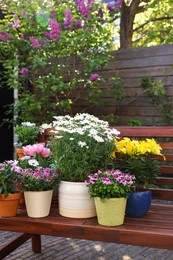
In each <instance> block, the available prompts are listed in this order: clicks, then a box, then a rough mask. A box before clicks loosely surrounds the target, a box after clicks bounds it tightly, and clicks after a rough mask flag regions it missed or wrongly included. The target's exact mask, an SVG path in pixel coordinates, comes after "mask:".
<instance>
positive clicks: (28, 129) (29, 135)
mask: <svg viewBox="0 0 173 260" xmlns="http://www.w3.org/2000/svg"><path fill="white" fill-rule="evenodd" d="M15 133H16V135H17V138H18V139H17V147H22V146H24V145H29V144H34V143H36V142H37V141H38V137H39V133H40V129H39V127H37V126H36V124H35V123H31V122H22V123H21V124H20V125H17V126H16V127H15Z"/></svg>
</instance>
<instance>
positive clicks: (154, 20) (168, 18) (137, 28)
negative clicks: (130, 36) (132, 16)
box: [133, 16, 173, 32]
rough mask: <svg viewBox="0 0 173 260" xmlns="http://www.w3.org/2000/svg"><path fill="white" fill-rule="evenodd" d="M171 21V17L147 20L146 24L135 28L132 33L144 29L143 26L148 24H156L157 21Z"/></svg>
mask: <svg viewBox="0 0 173 260" xmlns="http://www.w3.org/2000/svg"><path fill="white" fill-rule="evenodd" d="M170 19H173V16H162V17H158V18H153V19H151V20H148V21H147V22H145V23H143V24H141V25H140V26H138V27H136V28H135V29H134V30H133V32H136V31H138V30H140V29H142V28H144V26H145V25H147V24H149V23H150V22H157V21H163V20H170Z"/></svg>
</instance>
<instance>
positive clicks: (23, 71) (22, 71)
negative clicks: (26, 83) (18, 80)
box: [21, 68, 29, 76]
mask: <svg viewBox="0 0 173 260" xmlns="http://www.w3.org/2000/svg"><path fill="white" fill-rule="evenodd" d="M28 72H29V70H28V69H27V68H23V69H22V70H21V74H22V75H23V76H28Z"/></svg>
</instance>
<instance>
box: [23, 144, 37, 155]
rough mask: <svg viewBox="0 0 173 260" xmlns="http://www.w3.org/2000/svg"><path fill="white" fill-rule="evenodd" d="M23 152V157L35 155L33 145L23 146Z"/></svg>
mask: <svg viewBox="0 0 173 260" xmlns="http://www.w3.org/2000/svg"><path fill="white" fill-rule="evenodd" d="M23 152H24V154H25V155H28V156H34V155H35V149H34V147H33V145H26V146H23Z"/></svg>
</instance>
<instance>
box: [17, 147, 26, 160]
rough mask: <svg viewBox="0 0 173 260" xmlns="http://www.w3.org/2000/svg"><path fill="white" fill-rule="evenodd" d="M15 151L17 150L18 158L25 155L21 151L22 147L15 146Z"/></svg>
mask: <svg viewBox="0 0 173 260" xmlns="http://www.w3.org/2000/svg"><path fill="white" fill-rule="evenodd" d="M16 152H17V156H18V158H22V157H24V156H25V154H24V152H23V148H16Z"/></svg>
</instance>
